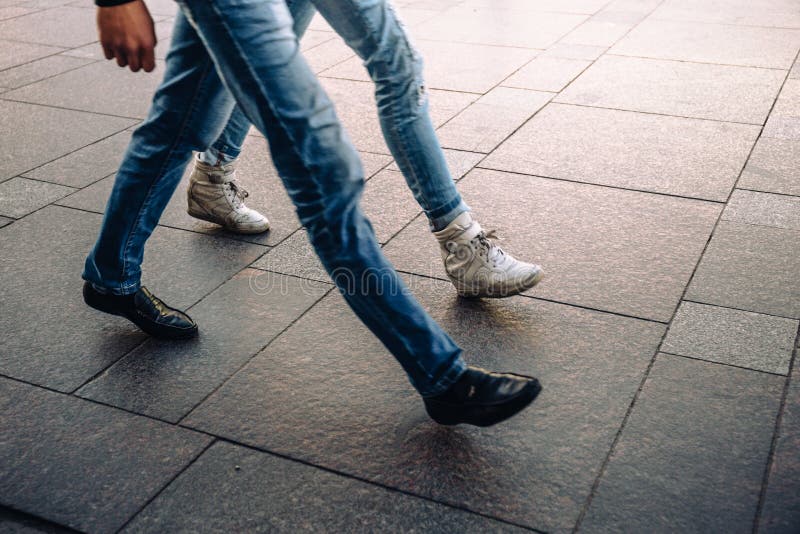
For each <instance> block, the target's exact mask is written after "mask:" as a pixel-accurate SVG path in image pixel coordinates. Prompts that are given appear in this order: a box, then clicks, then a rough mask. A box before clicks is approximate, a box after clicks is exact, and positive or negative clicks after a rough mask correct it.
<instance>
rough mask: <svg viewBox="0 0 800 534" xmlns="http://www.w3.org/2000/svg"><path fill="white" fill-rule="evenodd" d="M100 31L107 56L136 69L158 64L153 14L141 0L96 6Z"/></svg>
mask: <svg viewBox="0 0 800 534" xmlns="http://www.w3.org/2000/svg"><path fill="white" fill-rule="evenodd" d="M97 31H98V33H99V35H100V44H101V45H102V46H103V52H104V53H105V55H106V59H113V58H116V59H117V65H119V66H120V67H125V66H128V67H129V68H130V69H131V70H132V71H133V72H138V71H139V69H144V71H145V72H150V71H152V70H153V69H154V68H156V59H155V47H156V32H155V27H154V26H153V18H152V17H151V16H150V12H149V11H148V10H147V6H145V5H144V2H143V1H142V0H134V1H132V2H128V3H126V4H120V5H117V6H111V7H98V8H97Z"/></svg>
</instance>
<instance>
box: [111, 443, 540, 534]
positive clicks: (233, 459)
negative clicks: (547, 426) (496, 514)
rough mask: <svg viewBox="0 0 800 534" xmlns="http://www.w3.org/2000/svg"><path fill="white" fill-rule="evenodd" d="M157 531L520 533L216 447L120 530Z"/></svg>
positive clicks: (295, 466) (263, 456)
mask: <svg viewBox="0 0 800 534" xmlns="http://www.w3.org/2000/svg"><path fill="white" fill-rule="evenodd" d="M198 490H199V494H198ZM156 531H158V532H178V531H203V532H231V531H236V532H320V531H325V532H355V531H359V532H367V531H381V532H417V531H420V532H444V531H448V532H475V533H483V532H526V531H525V530H524V529H521V528H515V527H512V526H510V525H507V524H504V523H500V522H498V521H492V520H491V519H487V518H484V517H481V516H478V515H474V514H470V513H467V512H463V511H461V510H455V509H453V508H449V507H446V506H443V505H441V504H438V503H433V502H430V501H427V500H423V499H418V498H414V497H411V496H409V495H404V494H402V493H398V492H393V491H390V490H387V489H384V488H380V487H377V486H373V485H371V484H367V483H365V482H361V481H358V480H354V479H351V478H346V477H342V476H339V475H336V474H333V473H329V472H326V471H323V470H321V469H316V468H314V467H310V466H307V465H303V464H300V463H297V462H292V461H289V460H284V459H282V458H278V457H275V456H273V455H270V454H265V453H261V452H257V451H253V450H251V449H246V448H244V447H238V446H236V445H232V444H229V443H225V442H218V443H216V444H214V445H213V446H212V447H211V448H210V449H209V450H208V451H206V452H205V453H204V454H203V455H202V456H201V457H200V458H199V459H198V460H197V461H196V462H195V463H194V464H192V465H191V467H190V468H189V469H187V470H186V472H184V473H183V474H181V476H180V477H179V478H178V479H177V480H176V481H175V482H173V483H172V484H171V485H170V486H169V487H168V488H167V489H166V491H164V492H163V493H162V494H161V495H159V496H158V498H157V499H156V500H155V501H154V502H152V503H151V504H150V505H149V506H148V507H147V508H145V509H144V510H143V511H142V512H141V513H140V514H139V515H137V516H136V518H135V519H134V521H133V522H131V524H130V525H128V526H127V527H126V528H125V529H124V530H123V532H130V533H134V532H156Z"/></svg>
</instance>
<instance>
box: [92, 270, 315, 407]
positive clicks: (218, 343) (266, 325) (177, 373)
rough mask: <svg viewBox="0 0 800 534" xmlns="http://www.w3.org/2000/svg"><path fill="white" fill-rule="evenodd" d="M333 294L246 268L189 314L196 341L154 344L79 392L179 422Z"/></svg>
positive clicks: (152, 342)
mask: <svg viewBox="0 0 800 534" xmlns="http://www.w3.org/2000/svg"><path fill="white" fill-rule="evenodd" d="M208 261H209V262H213V261H214V258H211V257H210V258H208ZM329 289H330V285H329V284H322V283H318V282H317V283H314V282H310V281H306V280H300V279H298V278H290V277H286V276H280V275H276V274H273V273H265V272H263V271H256V270H252V269H246V270H244V271H242V272H240V273H238V274H236V275H235V276H234V277H233V278H232V279H231V280H229V281H227V282H225V283H224V284H223V285H222V286H221V287H219V288H218V289H216V290H215V291H214V292H212V293H211V294H210V295H208V296H207V297H205V298H204V299H203V300H202V301H201V302H200V303H199V304H197V305H196V306H194V307H192V308H191V309H189V310H188V312H189V314H190V315H191V317H192V318H193V319H194V320H195V321H196V322H197V324H198V326H199V328H200V336H199V337H198V338H197V339H195V340H191V341H188V342H185V343H175V342H174V341H173V342H170V341H158V340H154V339H151V340H148V341H147V342H146V343H144V344H143V345H142V346H140V347H137V348H136V349H135V350H133V351H132V352H130V353H129V354H127V355H126V356H125V357H124V358H122V359H121V360H120V361H118V362H117V363H116V364H115V365H113V366H112V367H111V368H110V369H108V370H106V372H104V373H103V374H102V375H101V376H99V377H98V378H97V379H95V380H93V381H92V382H90V383H88V384H87V385H85V386H84V387H82V388H81V389H80V390H79V391H78V392H77V393H78V395H80V396H81V397H85V398H90V399H94V400H97V401H100V402H102V403H104V404H110V405H112V406H118V407H120V408H124V409H126V410H128V411H132V412H135V413H140V414H144V415H149V416H152V417H156V418H159V419H162V420H166V421H170V422H177V421H179V420H180V419H181V417H183V416H184V415H186V414H187V413H189V411H190V410H191V409H192V408H194V406H195V405H196V404H198V403H199V402H200V401H202V400H203V399H204V398H205V397H206V396H207V395H209V394H210V393H211V392H212V391H214V389H216V388H217V387H218V386H219V385H220V384H222V383H223V382H224V381H225V380H226V379H227V378H228V377H229V376H230V375H231V374H233V373H234V372H235V371H236V370H237V369H238V368H239V367H241V366H242V365H243V364H244V363H245V362H247V361H248V360H249V359H250V358H251V357H252V356H253V355H255V354H256V353H257V352H259V351H260V350H261V349H262V348H263V347H264V346H265V345H267V344H268V343H269V342H270V341H271V340H272V339H273V338H274V337H275V336H276V335H278V334H279V333H280V332H281V331H282V330H283V329H285V328H286V327H287V326H289V324H291V322H292V321H294V320H295V319H297V318H298V317H299V316H300V315H302V314H303V312H305V311H306V310H307V309H308V308H309V307H311V305H313V304H314V302H316V301H317V300H318V299H319V298H321V297H322V296H323V295H324V294H325V292H327V291H328V290H329Z"/></svg>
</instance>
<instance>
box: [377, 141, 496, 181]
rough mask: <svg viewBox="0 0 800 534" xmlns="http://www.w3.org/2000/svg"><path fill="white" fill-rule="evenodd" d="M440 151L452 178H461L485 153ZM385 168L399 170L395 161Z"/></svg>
mask: <svg viewBox="0 0 800 534" xmlns="http://www.w3.org/2000/svg"><path fill="white" fill-rule="evenodd" d="M442 151H443V152H444V159H445V160H446V161H447V166H448V167H449V169H450V175H451V176H452V177H453V179H454V180H459V179H461V178H462V177H463V176H464V175H465V174H467V173H468V172H469V171H471V170H472V169H473V168H474V167H475V165H477V164H478V162H479V161H481V160H482V159H483V158H485V157H486V154H480V153H478V152H465V151H463V150H450V149H447V148H445V149H442ZM387 169H389V170H392V171H399V170H400V168H399V167H398V166H397V163H394V162H393V163H392V164H391V165H389V166H388V167H387Z"/></svg>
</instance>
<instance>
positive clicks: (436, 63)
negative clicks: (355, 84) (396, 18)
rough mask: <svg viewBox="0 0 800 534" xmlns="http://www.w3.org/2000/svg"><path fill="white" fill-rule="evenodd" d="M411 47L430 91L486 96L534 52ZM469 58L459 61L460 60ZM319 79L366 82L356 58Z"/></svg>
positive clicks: (426, 44) (427, 44)
mask: <svg viewBox="0 0 800 534" xmlns="http://www.w3.org/2000/svg"><path fill="white" fill-rule="evenodd" d="M414 46H415V48H416V49H417V50H418V51H419V53H420V55H421V56H422V57H423V58H424V61H425V65H424V67H423V75H424V78H425V84H426V85H427V86H428V87H432V88H434V89H447V90H451V91H466V92H473V93H486V92H487V91H489V90H490V89H491V88H493V87H494V86H496V85H497V84H499V83H500V82H501V81H503V79H505V78H506V77H507V76H509V75H510V74H512V73H514V71H516V70H517V69H519V68H520V67H522V66H523V65H525V63H527V62H528V61H530V60H531V59H532V58H534V57H535V56H536V54H537V51H535V50H529V49H524V48H511V47H503V48H499V47H496V46H487V45H478V44H465V43H448V42H441V41H431V40H427V39H420V40H415V41H414ZM466 57H468V58H470V60H469V61H463V58H466ZM323 76H330V77H333V78H345V79H350V80H361V81H369V75H368V73H367V71H366V69H365V68H364V66H363V64H362V61H361V59H360V58H358V57H355V56H354V57H352V58H351V59H349V60H347V61H345V62H344V63H341V64H339V65H337V66H336V67H334V68H332V69H328V70H326V71H325V72H323Z"/></svg>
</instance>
